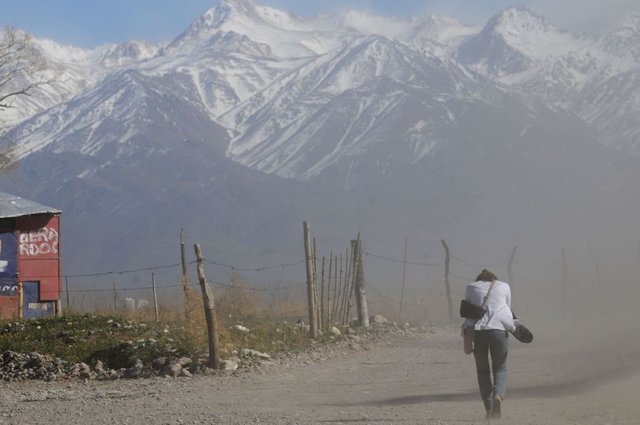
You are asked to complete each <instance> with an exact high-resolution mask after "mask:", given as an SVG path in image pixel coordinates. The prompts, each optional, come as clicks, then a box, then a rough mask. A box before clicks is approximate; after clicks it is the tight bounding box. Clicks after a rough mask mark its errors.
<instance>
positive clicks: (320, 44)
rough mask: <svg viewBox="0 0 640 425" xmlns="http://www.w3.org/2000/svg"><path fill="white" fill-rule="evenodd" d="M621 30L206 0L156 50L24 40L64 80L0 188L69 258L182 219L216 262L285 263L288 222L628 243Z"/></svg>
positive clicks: (93, 258)
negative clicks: (58, 224) (53, 213)
mask: <svg viewBox="0 0 640 425" xmlns="http://www.w3.org/2000/svg"><path fill="white" fill-rule="evenodd" d="M630 16H632V15H630ZM633 22H637V21H635V20H634V19H632V18H630V20H629V22H628V24H627V26H625V27H624V28H621V29H619V30H617V31H615V32H613V33H611V34H609V35H607V36H605V37H600V38H598V37H595V36H587V35H576V34H571V33H569V32H567V31H563V30H561V29H558V28H555V27H553V26H552V25H550V24H549V23H547V22H546V21H545V20H544V18H542V17H539V16H536V15H535V14H533V13H532V12H530V11H528V10H527V9H524V8H510V9H506V10H504V11H502V12H500V13H498V14H497V15H496V16H494V17H493V18H492V19H491V20H489V22H488V23H487V24H486V25H485V26H484V28H471V27H467V26H464V25H463V24H460V23H459V22H457V21H454V20H451V19H447V18H439V17H434V16H431V17H425V18H413V19H397V18H389V17H377V16H372V15H369V14H366V13H361V12H349V13H344V14H342V15H341V16H339V17H326V16H324V17H310V18H301V17H297V16H294V15H291V14H289V13H285V12H282V11H279V10H276V9H273V8H269V7H265V6H260V5H257V4H255V3H254V2H253V1H251V0H221V1H220V2H219V3H218V5H217V6H216V7H215V8H213V9H211V10H209V11H207V12H205V13H204V14H203V15H202V16H201V17H199V18H197V19H196V20H195V21H194V22H193V24H192V25H191V26H190V27H189V28H187V29H186V30H185V32H184V33H182V34H181V35H179V36H178V37H176V39H175V40H173V41H172V42H170V43H168V44H166V45H164V46H151V45H148V44H145V43H141V42H131V43H125V44H123V45H120V46H107V47H99V48H96V49H93V50H90V51H87V50H81V49H75V48H71V47H65V46H58V45H55V44H54V43H53V42H45V41H39V43H40V46H41V48H42V49H43V52H44V54H45V55H47V56H48V57H50V58H52V63H53V64H57V66H58V67H60V68H61V69H62V70H63V71H62V72H63V73H64V75H66V78H65V79H63V80H60V83H56V84H55V85H53V86H50V87H47V88H45V89H43V91H42V92H40V93H38V94H37V95H36V96H34V99H40V100H39V101H38V102H34V103H32V104H30V105H29V106H28V107H27V106H25V107H24V108H21V109H19V110H20V113H21V114H23V115H22V116H21V117H20V120H21V121H20V123H19V124H18V125H16V126H15V127H13V128H12V129H11V131H10V132H9V133H8V134H7V136H8V138H9V140H12V141H15V144H14V146H13V148H12V150H11V154H12V155H13V158H14V159H15V160H16V161H20V165H19V167H18V168H17V169H16V170H15V171H13V172H12V173H11V174H8V175H6V176H3V177H2V179H0V186H1V187H2V189H3V190H6V191H10V192H14V193H17V194H19V195H23V196H27V197H31V198H34V199H36V200H38V201H39V202H43V203H47V204H50V205H54V206H56V207H58V208H61V209H63V210H64V211H65V214H64V216H65V219H64V221H63V223H64V226H65V229H63V230H64V235H65V236H64V240H65V246H66V249H65V251H64V252H65V261H66V263H67V264H68V265H69V266H68V267H69V269H70V270H74V271H75V270H80V269H82V270H95V269H96V268H99V269H104V268H105V267H119V266H125V267H127V266H130V265H133V264H149V263H156V262H162V261H161V260H165V259H166V260H167V261H169V260H170V259H172V258H175V246H174V240H175V238H176V235H177V232H178V230H179V229H180V228H181V227H186V228H187V229H188V231H189V233H190V234H191V235H192V237H194V238H197V239H199V240H200V241H202V242H204V243H205V244H206V246H207V247H208V249H209V250H210V251H213V252H214V253H215V255H216V256H219V257H220V258H223V257H226V258H227V259H233V258H237V257H236V256H237V255H239V254H245V253H247V252H251V255H249V256H248V257H247V258H246V261H251V260H254V262H255V261H257V262H260V260H264V259H265V252H268V253H269V255H273V257H274V258H282V257H286V256H295V255H296V253H299V251H300V246H301V242H300V241H299V238H300V235H299V230H300V229H299V227H300V222H301V221H302V220H303V219H311V221H312V223H314V225H315V227H317V228H318V229H319V230H318V232H320V233H324V235H323V240H322V241H321V243H322V244H324V245H325V246H327V249H331V248H333V244H334V243H336V242H337V241H341V242H339V243H340V244H342V243H344V241H342V239H345V234H348V235H349V236H347V237H346V238H347V239H348V238H349V237H351V234H354V235H355V233H356V232H357V231H362V232H363V234H366V235H367V236H366V238H367V240H368V241H369V243H370V244H371V245H370V247H373V248H375V247H378V248H379V249H383V248H384V247H385V245H386V243H388V241H389V240H390V239H391V238H396V239H397V238H398V234H402V233H405V232H411V233H412V234H414V235H415V237H416V238H421V239H430V240H432V241H433V242H434V243H433V244H431V245H432V247H431V248H427V249H428V250H433V251H435V249H437V248H438V247H434V245H437V242H438V240H437V239H438V238H440V237H447V238H452V239H453V240H454V241H456V242H457V243H459V244H460V245H465V246H469V247H470V248H469V249H473V247H474V246H476V245H475V244H481V243H482V242H483V241H495V242H496V243H499V244H501V245H506V246H510V245H512V244H514V243H516V242H517V241H518V240H527V241H531V243H532V244H534V245H535V244H537V245H539V246H543V245H545V244H548V243H550V241H555V242H559V241H568V240H572V241H575V240H585V239H589V238H595V237H598V238H602V236H603V235H605V234H606V235H611V234H613V233H615V234H616V235H617V234H621V235H625V233H626V232H624V231H622V230H621V229H623V227H624V225H625V224H631V223H632V222H633V217H635V215H636V213H637V212H638V211H639V210H638V208H639V206H640V205H639V203H638V202H637V201H636V200H635V198H634V197H633V196H632V194H633V193H634V188H635V187H637V186H636V184H637V183H638V182H640V171H639V170H638V164H637V163H638V161H637V158H636V157H629V154H632V155H635V154H636V153H637V152H638V149H640V148H638V146H640V145H639V144H638V139H637V138H638V134H639V131H640V123H639V122H638V120H637V118H636V117H637V116H640V115H639V114H638V113H637V112H639V111H638V110H637V108H638V106H637V105H639V104H640V103H639V102H637V99H636V98H637V97H638V95H639V93H640V90H639V88H638V84H637V83H638V81H639V79H638V72H640V59H639V58H638V55H637V54H635V53H637V52H634V50H633V49H631V50H627V49H626V47H625V46H629V45H633V40H634V37H637V27H634V26H633V25H635V24H633ZM17 119H18V118H16V120H17ZM603 217H606V218H604V219H603ZM87 229H91V233H92V234H93V235H95V236H94V237H91V238H87V237H86V236H85V235H87ZM113 229H127V230H126V232H125V231H117V232H115V231H113ZM612 237H613V236H612ZM629 237H631V235H629ZM507 250H508V248H505V251H507ZM234 263H237V262H234Z"/></svg>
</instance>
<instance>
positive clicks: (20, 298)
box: [18, 281, 24, 319]
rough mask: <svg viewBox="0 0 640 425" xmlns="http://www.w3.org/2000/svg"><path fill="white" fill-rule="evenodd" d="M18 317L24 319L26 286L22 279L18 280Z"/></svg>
mask: <svg viewBox="0 0 640 425" xmlns="http://www.w3.org/2000/svg"><path fill="white" fill-rule="evenodd" d="M18 318H19V319H24V288H23V287H22V281H18Z"/></svg>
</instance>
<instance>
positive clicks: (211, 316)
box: [193, 244, 220, 369]
mask: <svg viewBox="0 0 640 425" xmlns="http://www.w3.org/2000/svg"><path fill="white" fill-rule="evenodd" d="M193 249H194V250H195V252H196V259H197V262H198V279H199V280H200V289H202V302H203V304H204V317H205V319H206V321H207V337H208V339H209V360H208V361H207V366H209V367H211V368H214V369H220V360H219V358H218V328H217V324H216V312H215V307H214V303H213V291H212V290H211V287H210V286H209V284H208V283H207V279H206V277H205V275H204V257H203V256H202V250H201V249H200V244H195V245H193Z"/></svg>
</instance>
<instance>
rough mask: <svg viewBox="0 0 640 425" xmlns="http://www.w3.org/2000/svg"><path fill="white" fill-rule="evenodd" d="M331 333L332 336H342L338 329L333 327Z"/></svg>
mask: <svg viewBox="0 0 640 425" xmlns="http://www.w3.org/2000/svg"><path fill="white" fill-rule="evenodd" d="M331 333H332V334H334V335H335V336H340V335H342V332H340V329H338V328H336V327H335V326H333V327H332V328H331Z"/></svg>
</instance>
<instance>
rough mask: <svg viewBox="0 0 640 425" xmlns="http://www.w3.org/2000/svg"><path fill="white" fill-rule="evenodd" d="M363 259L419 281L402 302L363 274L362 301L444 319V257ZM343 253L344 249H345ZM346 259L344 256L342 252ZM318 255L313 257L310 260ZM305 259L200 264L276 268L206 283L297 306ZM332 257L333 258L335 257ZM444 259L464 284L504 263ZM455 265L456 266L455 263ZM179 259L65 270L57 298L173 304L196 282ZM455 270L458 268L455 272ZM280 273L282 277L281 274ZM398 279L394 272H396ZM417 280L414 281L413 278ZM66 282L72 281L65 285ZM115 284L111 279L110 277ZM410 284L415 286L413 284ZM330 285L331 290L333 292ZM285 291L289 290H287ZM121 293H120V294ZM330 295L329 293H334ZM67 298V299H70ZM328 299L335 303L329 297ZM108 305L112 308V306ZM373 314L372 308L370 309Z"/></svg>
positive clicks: (454, 292)
mask: <svg viewBox="0 0 640 425" xmlns="http://www.w3.org/2000/svg"><path fill="white" fill-rule="evenodd" d="M362 254H363V256H364V258H365V261H366V268H367V270H368V269H369V268H378V269H381V268H386V269H388V268H389V264H396V265H400V266H402V267H412V268H413V269H414V270H415V273H417V276H422V277H420V278H419V281H420V282H423V283H422V284H421V285H420V286H419V287H418V288H415V287H414V288H413V294H411V296H410V297H408V298H407V300H402V298H403V296H401V295H400V293H399V292H398V282H393V281H389V280H383V281H377V280H376V279H375V278H373V277H369V278H367V279H366V280H365V282H366V290H367V292H368V302H369V303H370V304H371V305H372V306H375V310H379V311H384V312H386V314H388V315H391V316H393V315H397V312H398V311H400V312H402V309H403V307H406V309H405V312H406V313H405V314H406V315H407V316H410V315H411V314H412V313H411V312H412V310H411V309H413V310H414V313H413V315H414V316H415V315H419V316H422V318H424V319H427V318H431V319H435V318H436V317H444V316H445V315H446V314H445V311H444V308H443V306H444V304H443V300H445V297H446V291H445V288H444V285H443V284H442V283H443V280H444V263H445V259H446V258H445V257H442V258H438V259H435V260H433V261H416V260H414V259H407V258H398V257H394V256H391V255H388V254H387V255H382V254H379V253H375V252H371V251H363V252H362ZM347 255H348V253H347ZM345 257H346V256H345ZM318 260H319V259H318V258H316V262H317V261H318ZM305 261H306V258H299V259H294V260H293V261H288V262H275V263H273V264H266V265H265V264H262V265H258V266H238V265H234V264H228V263H225V262H222V261H218V260H207V259H205V260H204V264H205V265H207V266H210V267H213V268H214V269H222V270H226V271H227V272H231V273H258V274H260V273H263V272H268V271H277V270H280V277H279V279H275V280H271V281H268V280H266V281H265V280H263V281H264V283H262V284H258V282H257V281H259V280H260V279H259V278H256V281H254V282H252V284H250V283H249V282H248V281H247V279H246V278H245V277H241V278H240V281H241V282H240V283H238V282H233V277H232V278H231V280H232V281H231V282H225V281H223V279H208V283H209V284H210V285H211V286H212V287H213V288H214V290H216V293H218V292H220V291H222V292H224V291H227V290H235V291H240V292H245V291H246V292H248V293H255V294H259V296H266V297H268V298H269V299H271V301H272V303H275V302H277V301H278V300H277V298H278V297H283V298H288V299H292V298H293V299H294V301H295V303H297V304H298V305H304V302H305V299H306V286H307V282H306V279H305V278H306V276H305V274H306V271H305V268H304V267H299V266H303V264H304V263H305ZM336 261H337V257H336ZM450 261H451V263H452V266H453V267H452V268H454V269H456V271H450V272H449V279H452V280H453V281H455V282H456V284H457V283H468V282H472V281H473V280H474V278H473V276H474V273H467V271H468V269H469V268H474V269H475V270H474V272H477V270H478V269H480V268H486V267H505V266H506V265H507V263H505V262H495V263H493V264H489V265H483V264H477V263H474V262H471V261H467V260H465V259H462V258H460V257H458V256H454V255H450ZM196 262H197V261H195V260H194V261H189V262H186V265H191V266H192V265H194V264H196ZM456 264H457V266H456ZM182 266H183V264H182V263H168V264H160V265H153V266H146V267H137V268H127V269H122V270H108V271H99V272H93V273H68V274H64V275H63V276H62V278H63V285H62V286H63V287H62V288H61V300H62V302H63V303H65V302H66V307H67V308H72V309H73V308H74V306H77V305H78V304H85V303H86V300H87V299H89V298H90V297H92V295H93V296H98V297H99V298H102V301H103V302H105V303H107V304H114V303H115V304H117V303H118V302H121V303H122V302H123V300H122V299H119V298H122V297H124V296H129V295H132V297H133V295H136V294H137V295H138V296H139V297H140V298H144V297H150V295H151V293H152V291H158V292H159V293H160V294H161V298H162V294H163V293H166V296H165V297H164V298H165V303H170V302H179V297H178V296H179V295H180V291H183V290H184V288H185V286H186V287H187V288H189V289H191V290H194V292H195V293H197V292H198V291H197V290H198V288H199V287H200V284H199V283H198V282H195V283H194V282H187V283H185V282H183V280H182V279H181V278H180V276H181V268H182ZM172 269H173V270H176V272H177V273H176V278H175V279H172V280H171V281H169V280H167V279H163V280H162V281H161V282H159V283H156V284H155V285H152V284H150V283H148V280H147V278H144V280H145V283H144V284H142V285H140V284H137V285H136V284H133V285H119V286H116V284H115V283H112V285H110V286H108V287H107V286H106V285H105V287H101V288H96V287H93V285H92V284H91V283H89V287H87V282H86V281H85V279H91V278H104V277H110V276H124V275H129V274H134V273H138V274H139V273H149V274H150V273H154V272H157V271H161V270H172ZM457 269H460V270H459V271H458V270H457ZM285 273H286V276H285ZM322 278H323V284H324V280H325V279H326V281H327V282H328V283H329V288H328V289H327V296H329V290H330V285H331V282H337V281H338V279H344V278H346V270H345V271H344V272H343V270H342V269H341V270H340V272H338V267H337V264H336V265H335V268H334V270H328V272H327V273H325V271H324V270H323V271H322ZM398 278H399V276H398ZM78 279H82V282H83V283H82V285H83V287H79V286H78V285H77V284H74V283H75V282H77V280H78ZM416 280H418V279H416ZM70 281H71V282H72V284H71V285H70ZM114 282H115V281H114ZM414 286H415V285H414ZM335 290H336V289H335V288H334V292H335ZM291 291H294V292H293V293H292V292H291ZM108 293H112V294H114V296H113V297H111V298H113V300H111V299H109V298H110V297H104V296H102V297H100V295H104V294H108ZM450 293H451V296H453V297H456V298H461V297H462V296H463V290H462V289H461V288H460V287H459V285H454V286H453V287H452V288H451V291H450ZM120 296H121V297H120ZM334 296H335V294H334ZM79 297H83V300H84V301H82V302H81V300H79V299H78V298H79ZM72 298H73V299H72ZM330 302H331V303H333V302H335V301H330ZM114 308H116V309H117V308H118V306H117V305H115V306H114ZM289 310H290V312H295V314H300V315H304V313H305V312H306V310H305V309H304V308H295V309H289ZM372 313H375V311H372ZM430 316H431V317H430Z"/></svg>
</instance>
